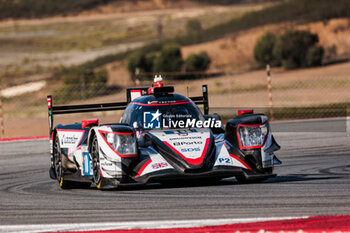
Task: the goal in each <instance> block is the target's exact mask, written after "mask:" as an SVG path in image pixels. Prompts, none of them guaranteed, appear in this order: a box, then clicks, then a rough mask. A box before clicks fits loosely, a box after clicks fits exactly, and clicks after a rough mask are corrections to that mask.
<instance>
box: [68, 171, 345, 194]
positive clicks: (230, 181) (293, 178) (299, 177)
mask: <svg viewBox="0 0 350 233" xmlns="http://www.w3.org/2000/svg"><path fill="white" fill-rule="evenodd" d="M320 175H321V174H291V175H283V176H277V177H275V178H270V179H268V180H266V181H262V182H255V183H254V182H252V183H250V184H254V185H258V184H262V185H263V184H267V183H268V184H273V183H287V182H300V181H302V182H304V181H314V180H331V179H341V178H344V176H324V175H321V176H320ZM310 176H312V177H310ZM229 185H247V184H240V183H238V182H237V180H236V179H235V178H226V179H223V180H219V181H218V180H210V181H172V182H164V183H148V184H123V185H120V186H118V187H116V188H106V189H102V191H132V190H151V189H173V188H174V189H175V188H193V187H212V186H229ZM71 189H82V187H72V188H71ZM85 189H86V188H85ZM88 189H95V190H97V188H96V186H95V185H92V186H91V188H88Z"/></svg>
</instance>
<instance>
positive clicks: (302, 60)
mask: <svg viewBox="0 0 350 233" xmlns="http://www.w3.org/2000/svg"><path fill="white" fill-rule="evenodd" d="M317 42H318V36H317V34H312V33H310V32H308V31H287V32H286V33H284V34H283V35H282V36H281V37H280V38H279V39H278V40H277V42H276V45H275V47H274V50H273V53H274V56H275V57H276V58H277V59H278V60H280V61H281V63H282V66H283V67H284V68H285V69H294V68H298V67H307V66H308V61H307V58H306V55H307V53H308V51H309V49H311V48H313V47H314V46H315V45H316V43H317ZM319 55H323V54H319ZM310 56H311V55H310ZM321 60H322V56H321ZM311 63H312V62H311ZM311 63H310V64H311Z"/></svg>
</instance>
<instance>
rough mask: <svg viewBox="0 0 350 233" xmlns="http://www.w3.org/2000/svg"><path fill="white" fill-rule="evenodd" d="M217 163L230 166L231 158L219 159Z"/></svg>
mask: <svg viewBox="0 0 350 233" xmlns="http://www.w3.org/2000/svg"><path fill="white" fill-rule="evenodd" d="M218 161H219V163H223V164H232V159H231V158H219V159H218Z"/></svg>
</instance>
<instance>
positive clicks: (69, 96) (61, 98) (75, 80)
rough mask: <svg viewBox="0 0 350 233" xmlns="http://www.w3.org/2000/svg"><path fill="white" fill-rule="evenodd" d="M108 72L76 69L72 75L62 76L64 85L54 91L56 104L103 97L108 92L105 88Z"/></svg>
mask: <svg viewBox="0 0 350 233" xmlns="http://www.w3.org/2000/svg"><path fill="white" fill-rule="evenodd" d="M107 76H108V72H107V70H106V69H101V70H99V71H97V72H96V71H94V70H92V69H88V68H86V69H83V68H82V69H77V70H75V72H74V73H69V74H67V75H65V76H63V83H64V85H63V86H62V87H60V88H58V89H56V90H55V91H54V96H55V100H56V101H57V102H58V103H66V102H67V101H72V100H80V99H88V98H92V97H96V96H101V95H105V94H107V93H108V92H110V88H108V87H107V85H106V83H107Z"/></svg>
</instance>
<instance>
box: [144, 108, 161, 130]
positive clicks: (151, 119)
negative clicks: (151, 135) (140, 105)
mask: <svg viewBox="0 0 350 233" xmlns="http://www.w3.org/2000/svg"><path fill="white" fill-rule="evenodd" d="M161 115H162V114H161V113H160V112H159V109H158V110H157V111H156V112H143V128H144V129H160V127H161V126H160V116H161Z"/></svg>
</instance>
